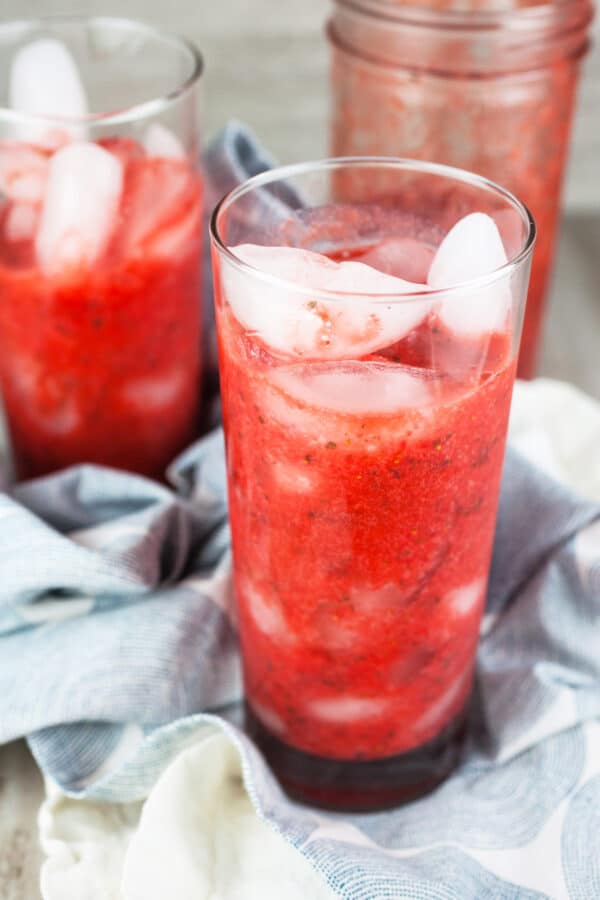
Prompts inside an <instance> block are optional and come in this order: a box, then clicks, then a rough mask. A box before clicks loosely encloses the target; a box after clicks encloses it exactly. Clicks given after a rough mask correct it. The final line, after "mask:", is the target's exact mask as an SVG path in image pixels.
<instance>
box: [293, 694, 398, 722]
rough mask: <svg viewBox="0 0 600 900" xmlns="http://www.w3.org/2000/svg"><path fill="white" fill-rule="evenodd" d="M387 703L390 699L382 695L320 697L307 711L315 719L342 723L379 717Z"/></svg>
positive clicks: (386, 709)
mask: <svg viewBox="0 0 600 900" xmlns="http://www.w3.org/2000/svg"><path fill="white" fill-rule="evenodd" d="M389 705H390V701H389V700H387V699H385V698H383V697H352V696H347V697H343V696H340V697H322V698H320V699H317V700H313V701H312V703H311V704H310V707H309V710H308V712H309V713H310V715H312V716H315V718H317V719H323V720H325V721H326V722H331V723H334V724H337V725H344V724H346V723H350V722H362V721H363V720H365V719H374V718H379V716H381V715H383V714H384V713H385V712H387V711H388V710H389Z"/></svg>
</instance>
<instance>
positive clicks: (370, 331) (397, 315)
mask: <svg viewBox="0 0 600 900" xmlns="http://www.w3.org/2000/svg"><path fill="white" fill-rule="evenodd" d="M232 252H233V253H234V254H235V256H236V257H238V259H241V260H242V261H243V262H245V263H246V264H248V265H250V266H252V267H253V268H256V269H258V270H260V271H261V272H262V273H263V275H265V276H266V277H253V276H249V275H248V274H246V273H241V272H240V271H239V270H237V269H235V268H233V267H232V266H225V267H224V269H223V272H222V277H223V284H224V290H225V297H226V299H227V301H228V302H229V304H230V306H231V308H232V310H233V313H234V315H235V316H236V318H237V319H238V320H239V321H240V322H241V324H242V325H243V326H244V327H245V328H247V329H248V330H249V331H250V332H252V333H255V334H257V335H258V336H259V337H260V338H262V340H263V341H264V342H265V343H266V344H267V345H268V346H269V347H270V348H272V349H273V350H276V351H279V352H281V353H284V354H289V355H291V356H300V357H306V358H312V359H343V358H344V357H350V358H352V357H355V356H363V355H365V354H367V353H372V352H374V351H376V350H378V349H381V348H383V347H386V346H388V345H389V344H393V343H395V342H396V341H398V340H400V339H401V338H403V337H404V336H405V335H407V334H408V333H409V332H410V331H411V330H412V329H413V328H415V327H416V326H417V325H418V324H419V323H420V322H421V321H422V320H423V319H424V318H425V317H426V316H427V315H428V313H429V310H430V306H429V304H428V303H427V302H425V301H421V300H416V301H415V300H397V299H395V298H394V299H393V300H387V301H386V300H385V299H383V298H382V295H388V296H390V295H396V296H401V295H407V294H415V293H421V292H422V291H424V290H426V288H425V287H424V285H420V284H413V283H411V282H408V281H404V280H402V279H401V278H395V277H394V276H392V275H386V274H385V273H383V272H379V271H377V270H376V269H373V268H372V267H371V266H367V265H364V263H361V262H354V261H349V262H340V263H338V262H334V261H333V260H331V259H329V258H328V257H326V256H323V255H321V254H320V253H314V252H312V251H310V250H303V249H300V248H297V247H262V246H257V245H255V244H243V245H240V246H237V247H233V248H232ZM273 278H275V279H282V282H281V283H277V282H274V281H273V280H272V279H273ZM285 282H287V283H285ZM288 283H289V284H290V286H288ZM292 285H295V286H297V287H299V288H301V289H302V290H300V291H299V290H295V289H294V287H293V286H292ZM323 291H326V292H327V291H328V292H335V293H339V294H340V295H341V296H339V297H334V298H331V299H329V298H324V297H323V296H322V295H321V294H320V292H323ZM344 294H345V295H346V296H343V295H344ZM348 295H357V296H348Z"/></svg>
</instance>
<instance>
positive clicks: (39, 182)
mask: <svg viewBox="0 0 600 900" xmlns="http://www.w3.org/2000/svg"><path fill="white" fill-rule="evenodd" d="M47 175H48V157H47V156H46V155H45V154H43V153H38V152H37V151H36V150H34V149H33V148H30V147H26V146H23V144H19V143H16V142H10V143H5V144H1V145H0V194H4V195H5V196H6V197H9V198H10V199H11V200H17V201H23V202H25V203H39V202H40V201H41V199H42V196H43V194H44V188H45V185H46V178H47Z"/></svg>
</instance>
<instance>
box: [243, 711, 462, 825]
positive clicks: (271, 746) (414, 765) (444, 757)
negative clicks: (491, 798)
mask: <svg viewBox="0 0 600 900" xmlns="http://www.w3.org/2000/svg"><path fill="white" fill-rule="evenodd" d="M245 724H246V731H247V732H248V734H249V735H250V737H252V738H253V740H254V741H255V743H256V744H257V745H258V747H259V748H260V750H261V751H262V753H263V755H264V756H265V757H266V759H267V762H268V763H269V765H270V767H271V769H272V770H273V772H274V774H275V775H276V777H277V779H278V781H279V782H280V784H281V786H282V787H283V789H284V790H285V792H286V793H287V794H289V795H290V796H291V797H293V798H294V799H295V800H300V801H302V802H304V803H310V804H311V805H313V806H320V807H322V808H324V809H333V810H345V811H348V812H374V811H376V810H382V809H389V808H390V807H394V806H399V805H400V804H402V803H407V802H409V801H410V800H416V799H417V798H418V797H422V796H424V795H425V794H428V793H429V792H430V791H432V790H433V789H434V788H435V787H436V786H437V785H438V784H440V782H441V781H443V780H444V779H445V778H446V777H447V776H448V775H449V774H450V773H451V772H452V771H453V769H454V768H455V767H456V765H457V763H458V761H459V758H460V752H461V748H462V744H463V739H464V736H465V733H466V711H465V712H463V713H461V714H460V715H459V716H457V717H456V718H455V719H453V720H452V722H450V723H449V724H448V725H447V726H446V727H445V728H444V730H443V731H442V732H441V733H440V734H439V735H438V736H437V737H436V738H434V740H432V741H429V742H428V743H426V744H422V745H421V746H420V747H417V748H415V749H414V750H410V751H409V752H408V753H399V754H398V755H397V756H386V757H383V758H382V759H374V760H363V761H354V760H335V759H327V758H326V757H322V756H315V755H314V754H312V753H305V752H304V751H303V750H296V749H295V748H294V747H291V746H289V745H288V744H285V743H284V742H283V741H280V740H279V738H276V737H275V736H274V735H272V734H271V733H270V732H269V731H267V729H266V728H265V727H264V725H263V724H262V723H261V722H260V721H259V720H258V719H257V718H256V716H255V715H254V713H253V712H252V710H251V708H250V707H249V706H248V704H246V705H245Z"/></svg>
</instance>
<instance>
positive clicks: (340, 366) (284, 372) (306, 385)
mask: <svg viewBox="0 0 600 900" xmlns="http://www.w3.org/2000/svg"><path fill="white" fill-rule="evenodd" d="M415 372H416V370H409V369H408V368H406V367H404V366H399V365H395V364H393V363H377V362H368V361H362V362H354V363H351V362H336V363H333V362H332V363H323V364H321V365H318V366H315V365H311V366H281V367H279V368H277V369H274V370H273V372H272V374H271V381H272V382H273V384H275V385H276V386H277V387H279V388H280V389H281V390H282V391H283V392H284V393H286V394H287V395H288V396H290V397H293V398H294V400H296V401H297V402H298V403H299V404H301V405H302V406H310V407H314V408H316V409H319V410H321V409H326V410H330V411H332V412H336V413H341V414H343V415H360V416H364V415H369V414H371V415H386V414H389V413H394V412H397V411H398V410H401V409H419V410H420V409H423V408H424V407H426V406H427V405H429V404H431V402H432V400H433V399H434V396H435V395H434V392H433V382H430V381H429V380H428V379H427V378H426V377H420V376H418V375H416V374H415Z"/></svg>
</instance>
